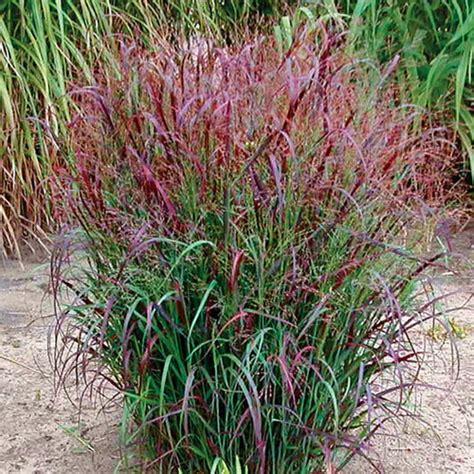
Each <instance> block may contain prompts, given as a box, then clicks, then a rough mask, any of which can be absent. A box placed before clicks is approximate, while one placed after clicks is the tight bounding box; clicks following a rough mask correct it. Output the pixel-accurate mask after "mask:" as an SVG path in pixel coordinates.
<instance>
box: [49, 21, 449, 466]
mask: <svg viewBox="0 0 474 474" xmlns="http://www.w3.org/2000/svg"><path fill="white" fill-rule="evenodd" d="M340 44H341V38H340V37H339V36H336V35H334V34H331V33H330V32H329V31H326V30H324V29H321V28H319V29H316V30H313V31H311V32H300V33H299V34H298V36H297V37H296V39H295V41H294V42H293V44H292V46H291V48H290V49H289V50H288V51H287V52H285V53H284V54H282V53H279V52H278V51H277V48H275V47H274V45H273V43H272V41H271V40H269V39H265V38H258V39H254V40H250V39H248V40H247V43H246V44H245V45H243V46H241V47H238V48H237V47H234V48H219V47H216V46H213V45H212V44H210V43H209V42H205V41H199V40H197V41H196V42H195V43H194V44H193V45H191V46H189V45H188V46H183V45H180V46H173V45H171V44H168V43H166V42H165V41H162V42H160V43H159V44H157V45H156V47H155V48H154V50H153V51H152V52H147V51H145V50H143V49H141V48H140V47H139V46H138V45H136V44H133V43H131V44H130V43H128V44H125V43H124V44H122V47H121V49H120V51H121V54H120V57H119V58H117V60H118V68H117V69H118V70H119V71H120V74H119V75H118V76H116V75H111V74H109V73H108V71H107V70H102V71H101V70H100V69H98V70H97V71H96V81H97V82H96V85H95V86H94V87H80V86H78V87H77V88H76V89H74V90H73V92H72V95H73V97H74V99H75V103H76V106H77V110H78V112H77V113H76V114H75V116H74V117H73V120H72V122H71V125H70V130H69V132H70V133H69V142H68V143H64V144H63V150H71V151H72V153H73V155H72V158H73V159H71V158H68V160H67V161H68V162H69V163H71V164H70V166H68V167H67V168H62V169H57V170H56V171H57V176H58V178H57V180H56V181H55V186H56V198H55V204H56V206H55V213H56V217H57V219H58V220H60V221H62V222H63V223H64V229H65V230H64V240H63V242H62V245H60V246H58V249H57V251H56V255H55V259H54V261H53V270H54V272H53V277H54V279H53V281H54V284H55V289H56V295H57V297H58V301H60V300H59V298H60V297H61V293H62V291H61V290H64V291H66V290H68V289H69V290H72V291H73V295H75V296H74V297H73V299H72V301H69V302H68V304H67V305H66V306H65V307H64V309H63V310H59V309H58V319H57V328H56V352H55V360H56V367H57V371H58V374H59V376H60V377H61V379H64V378H65V377H67V375H68V374H70V373H74V372H76V373H77V374H78V375H80V376H84V377H86V380H87V381H88V384H89V385H88V386H93V384H94V383H97V384H98V383H99V381H100V380H107V381H109V382H111V383H113V384H114V385H115V386H116V387H117V388H118V389H119V390H120V392H121V394H122V395H123V405H124V424H125V427H126V429H125V432H126V433H127V443H128V444H129V445H134V446H136V449H137V450H138V452H139V454H140V459H141V462H142V463H143V464H142V467H144V468H148V469H152V468H155V469H156V470H157V471H160V472H174V470H177V469H179V468H181V469H182V470H183V472H203V471H209V470H211V469H212V468H213V466H214V469H215V466H216V465H217V464H216V462H218V463H219V462H221V461H222V463H225V464H226V465H227V466H228V467H229V469H233V468H234V467H236V465H235V463H236V462H239V461H238V460H240V462H241V463H242V464H245V465H246V466H248V469H249V472H260V473H267V472H268V473H281V472H299V473H309V472H315V470H318V469H322V468H323V466H324V465H326V466H336V467H340V466H342V465H343V464H344V463H345V462H347V459H348V458H349V457H350V456H352V455H353V454H354V453H361V454H363V453H364V452H365V446H366V444H365V443H366V441H367V440H368V439H369V438H370V437H371V436H372V435H373V434H374V433H375V432H376V431H377V430H378V429H379V428H380V426H382V424H383V421H384V419H386V418H387V417H392V416H397V415H402V414H403V413H404V409H405V408H404V401H405V398H406V396H407V395H408V394H409V392H410V388H411V387H413V386H414V385H415V384H416V382H417V369H418V367H419V364H420V354H418V352H417V350H416V348H415V346H414V345H413V344H412V342H411V338H410V334H411V332H412V330H413V328H415V327H416V326H417V325H418V324H419V323H420V322H421V321H422V320H423V318H425V317H430V316H425V315H424V314H423V313H422V309H417V305H416V300H415V293H416V281H417V278H418V276H419V275H420V274H421V273H422V272H423V271H424V269H425V268H427V267H429V266H431V265H432V264H434V262H435V261H436V257H431V258H430V259H419V258H417V257H415V256H414V255H412V254H411V253H410V252H409V251H408V250H406V249H404V248H403V247H402V245H401V244H402V242H401V241H402V239H401V237H400V236H401V234H402V232H403V231H404V230H405V228H406V226H407V225H409V224H410V222H411V219H412V217H413V213H414V212H415V210H416V207H417V206H418V205H419V203H420V202H421V201H422V199H423V198H429V199H430V200H431V202H436V200H437V199H438V198H443V197H444V195H445V193H444V192H443V185H444V182H443V179H445V175H443V172H442V171H443V169H444V170H447V166H448V165H447V163H449V160H447V158H446V154H447V153H449V150H450V145H449V143H447V140H446V138H445V135H444V131H442V130H433V129H429V128H424V129H423V132H420V133H418V134H413V132H412V130H413V129H412V127H411V122H412V120H413V119H414V117H415V116H416V114H415V112H414V110H413V109H412V108H410V107H408V106H397V105H396V104H397V101H398V96H397V91H396V90H395V89H393V88H381V87H379V86H380V84H381V83H383V80H382V81H379V82H378V83H377V84H376V85H375V86H374V85H373V82H372V81H371V79H370V74H371V73H369V72H367V71H366V70H364V69H363V67H362V66H361V65H357V64H354V63H353V62H351V61H350V60H349V59H348V58H346V57H344V55H343V54H341V53H340V52H338V46H339V45H340ZM389 72H390V70H387V71H385V75H384V76H383V77H386V76H387V75H388V74H389ZM434 170H436V173H433V171H434ZM436 179H439V180H440V181H439V182H438V181H431V180H436ZM82 257H84V258H82ZM58 308H59V307H58ZM99 386H100V385H99ZM394 394H398V396H397V397H394ZM216 458H218V461H215V459H216ZM220 460H221V461H220ZM236 460H237V461H236Z"/></svg>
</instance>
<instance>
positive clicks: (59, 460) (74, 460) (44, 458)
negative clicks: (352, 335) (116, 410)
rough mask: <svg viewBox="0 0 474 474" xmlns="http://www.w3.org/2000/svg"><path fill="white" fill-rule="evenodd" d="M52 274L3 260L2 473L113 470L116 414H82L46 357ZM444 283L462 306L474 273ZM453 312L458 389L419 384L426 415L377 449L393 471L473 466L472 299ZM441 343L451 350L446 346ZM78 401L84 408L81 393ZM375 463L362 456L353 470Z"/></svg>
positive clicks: (433, 368) (473, 253)
mask: <svg viewBox="0 0 474 474" xmlns="http://www.w3.org/2000/svg"><path fill="white" fill-rule="evenodd" d="M454 247H455V250H457V251H459V252H460V253H462V254H463V255H464V256H465V257H466V261H470V262H474V226H471V227H469V228H468V229H466V230H465V231H464V232H463V233H462V234H460V235H458V236H457V238H456V240H455V242H454ZM46 272H47V267H46V266H44V265H43V266H42V265H39V264H37V263H36V264H33V263H29V264H26V265H25V269H21V268H20V266H19V265H18V263H16V262H5V263H4V264H3V265H2V264H1V263H0V427H1V429H0V474H3V473H37V474H43V473H58V474H62V473H64V474H66V473H94V474H106V473H112V472H113V471H114V467H115V466H116V464H117V462H118V459H119V450H118V447H117V427H116V425H117V415H116V414H115V415H114V414H110V413H109V414H107V413H104V412H103V411H102V410H100V407H93V406H88V405H87V404H86V405H85V406H83V410H82V413H81V415H80V417H79V416H78V410H77V408H76V407H75V406H74V405H72V404H71V402H70V401H69V400H67V399H66V397H65V396H64V395H60V396H59V397H55V396H54V388H53V385H52V375H51V369H50V365H49V361H48V356H47V335H48V327H49V325H50V324H51V321H52V317H51V313H52V309H51V307H50V303H49V302H48V298H43V294H44V289H45V287H46V281H47V279H46V276H45V274H46ZM437 287H438V291H439V292H443V293H446V294H448V293H451V292H456V294H454V295H451V296H450V297H449V300H448V301H449V303H448V306H449V307H451V308H455V307H458V306H462V305H463V304H464V303H465V302H466V301H467V300H468V298H469V296H470V295H472V294H473V293H474V272H473V271H466V272H464V273H463V274H462V276H453V275H444V276H440V277H439V278H438V281H437ZM452 316H453V317H454V318H455V321H456V324H457V326H456V327H459V328H462V329H463V330H465V332H466V334H465V335H464V337H463V338H461V339H458V341H457V343H458V349H459V355H460V363H461V372H460V376H459V380H458V382H457V384H456V386H455V388H454V390H453V391H451V392H449V391H447V392H443V391H440V390H434V389H423V390H420V391H419V393H418V396H417V405H418V406H419V407H420V408H419V412H420V414H421V416H422V419H423V420H424V422H419V421H416V422H413V421H411V422H408V423H405V424H403V425H399V426H398V427H391V429H390V430H389V431H390V432H392V433H393V432H395V431H396V432H398V433H399V435H398V436H397V438H390V437H379V439H378V440H377V441H376V446H375V447H374V450H375V452H376V453H377V454H378V455H379V457H380V460H381V462H382V463H383V464H384V466H385V469H386V471H387V472H388V473H393V474H395V473H396V474H437V473H439V474H441V473H443V474H444V473H456V474H464V473H465V474H468V473H473V472H474V446H473V437H472V434H471V428H474V391H473V387H474V331H473V330H472V328H473V327H474V326H473V325H474V302H471V303H470V304H469V305H468V306H466V307H464V308H463V309H460V310H456V311H455V312H453V314H452ZM436 345H438V346H439V345H440V344H439V343H436ZM440 350H441V355H443V354H444V355H445V356H449V345H448V344H445V345H444V346H442V347H441V349H440ZM444 359H445V360H447V357H446V358H444ZM442 360H443V358H441V359H436V360H435V361H433V363H432V364H430V365H429V366H427V367H426V368H425V370H424V373H423V378H424V381H425V382H427V383H431V384H433V385H436V386H441V387H444V388H448V387H450V386H451V383H452V379H451V377H450V375H449V370H447V368H446V367H445V366H443V362H442ZM73 402H74V403H76V406H77V403H78V399H77V397H75V399H74V400H73ZM372 471H373V469H372V468H370V467H369V466H368V465H365V464H364V462H361V461H360V460H356V461H355V462H353V463H352V464H350V465H349V466H348V467H347V468H346V469H345V472H346V473H362V472H363V473H369V472H372ZM190 474H191V473H190ZM289 474H291V473H289Z"/></svg>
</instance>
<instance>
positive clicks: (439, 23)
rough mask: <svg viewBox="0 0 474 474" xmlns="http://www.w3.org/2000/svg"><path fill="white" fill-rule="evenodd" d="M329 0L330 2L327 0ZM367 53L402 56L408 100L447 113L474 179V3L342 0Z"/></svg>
mask: <svg viewBox="0 0 474 474" xmlns="http://www.w3.org/2000/svg"><path fill="white" fill-rule="evenodd" d="M324 3H326V2H324ZM328 3H329V2H328ZM337 4H338V7H339V9H340V11H341V13H343V14H346V15H349V18H350V21H349V20H348V21H349V24H350V33H351V38H352V41H354V42H355V45H356V48H358V49H360V50H362V54H366V53H365V52H366V51H368V52H369V53H370V54H371V55H372V56H373V57H375V58H377V59H378V60H380V61H382V62H388V61H390V60H391V59H392V58H393V57H394V56H395V55H396V54H399V55H400V57H401V62H402V67H401V68H399V73H400V76H399V77H400V86H401V90H402V91H403V90H404V88H405V85H408V96H407V99H408V100H410V101H412V102H413V103H415V104H417V105H420V106H422V107H429V108H430V109H431V110H434V111H438V112H441V113H444V114H446V112H447V113H448V116H449V119H450V121H451V125H452V126H453V128H455V129H456V130H457V131H458V133H459V137H460V139H461V140H462V143H463V145H464V150H465V152H466V155H467V157H468V160H470V163H471V172H472V176H473V178H474V154H473V149H472V142H473V140H474V119H473V115H472V110H473V105H474V89H473V76H472V69H473V66H474V3H473V2H472V1H471V0H433V1H431V0H430V1H427V0H410V1H405V0H381V1H379V0H339V1H338V2H337Z"/></svg>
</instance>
